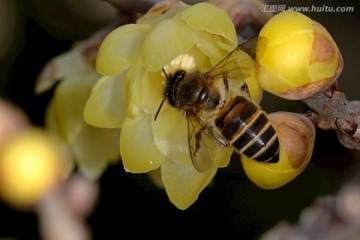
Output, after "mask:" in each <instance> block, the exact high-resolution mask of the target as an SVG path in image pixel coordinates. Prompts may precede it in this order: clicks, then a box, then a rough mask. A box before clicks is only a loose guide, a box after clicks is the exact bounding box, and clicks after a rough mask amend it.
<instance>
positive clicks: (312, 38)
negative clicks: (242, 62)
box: [256, 11, 343, 100]
mask: <svg viewBox="0 0 360 240" xmlns="http://www.w3.org/2000/svg"><path fill="white" fill-rule="evenodd" d="M256 68H257V76H258V81H259V84H260V86H261V87H262V88H263V89H264V90H266V91H268V92H271V93H272V94H275V95H278V96H280V97H283V98H286V99H291V100H299V99H304V98H307V97H310V96H313V95H315V94H317V93H320V92H322V91H323V90H324V89H325V88H327V87H328V86H330V85H331V84H333V83H334V82H335V81H336V79H337V77H338V76H339V74H340V73H341V71H342V68H343V61H342V57H341V53H340V51H339V49H338V47H337V45H336V43H335V41H334V39H333V38H332V37H331V35H330V34H329V32H328V31H327V30H326V29H325V28H324V27H323V26H322V25H321V24H319V23H318V22H316V21H313V20H312V19H311V18H309V17H307V16H306V15H304V14H302V13H299V12H293V11H284V12H281V13H278V14H276V15H275V16H273V17H272V18H271V19H270V20H269V21H268V22H267V23H266V24H265V25H264V27H263V28H262V29H261V31H260V33H259V40H258V44H257V49H256Z"/></svg>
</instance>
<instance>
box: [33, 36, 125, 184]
mask: <svg viewBox="0 0 360 240" xmlns="http://www.w3.org/2000/svg"><path fill="white" fill-rule="evenodd" d="M89 42H90V43H91V39H90V40H89ZM89 42H83V43H81V44H78V45H77V46H76V47H74V48H73V49H71V50H70V51H68V52H65V53H63V54H61V55H59V56H57V57H55V58H54V59H52V60H51V61H50V62H49V63H48V64H47V65H46V66H45V67H44V69H43V72H42V73H41V74H40V76H39V78H38V83H37V86H36V91H37V92H42V91H44V90H46V89H48V88H49V87H51V86H52V85H53V84H54V83H55V82H56V81H58V80H59V79H61V81H60V82H59V84H58V85H57V87H56V90H55V93H54V96H53V98H52V99H51V102H50V103H49V106H48V108H47V111H46V118H45V127H46V129H47V130H48V131H50V132H52V133H56V134H57V135H58V136H60V138H61V139H62V140H63V141H64V143H65V144H66V145H67V146H68V148H69V152H70V153H71V156H72V158H73V159H67V160H68V162H67V163H66V164H67V165H68V174H69V173H70V172H71V171H72V170H73V167H74V165H76V166H77V167H78V169H79V170H80V172H82V173H83V174H84V175H85V176H87V177H89V178H91V179H97V178H98V177H100V176H101V174H102V173H103V171H104V170H105V169H106V167H107V166H108V165H109V163H112V162H115V161H117V160H118V159H119V151H118V144H117V141H118V138H119V130H118V129H100V128H96V127H93V126H90V125H89V124H87V123H85V121H84V119H83V111H84V106H85V103H86V101H87V99H88V97H89V95H90V92H91V88H92V86H93V85H94V83H95V82H96V80H97V79H98V78H99V77H100V74H99V73H97V72H96V70H95V67H94V66H93V65H92V64H91V62H88V61H87V59H85V57H84V56H85V55H84V48H85V47H86V45H87V44H89Z"/></svg>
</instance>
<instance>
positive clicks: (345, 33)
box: [0, 0, 360, 239]
mask: <svg viewBox="0 0 360 240" xmlns="http://www.w3.org/2000/svg"><path fill="white" fill-rule="evenodd" d="M74 1H75V0H74ZM24 2H25V1H24ZM26 2H27V1H26ZM49 2H51V3H52V4H55V6H56V3H57V4H59V3H58V2H59V1H50V0H49V1H46V0H42V1H40V0H38V1H29V2H27V3H23V2H22V1H19V3H21V8H20V9H21V11H22V13H21V16H22V17H21V19H20V23H22V24H23V25H22V26H23V27H20V26H16V27H18V28H19V40H18V42H17V43H16V44H17V47H16V48H15V50H14V51H13V52H12V55H11V56H10V57H9V58H8V59H5V60H1V66H0V70H1V75H0V76H3V79H7V80H6V81H2V82H1V95H2V96H3V97H5V98H7V99H9V100H10V101H11V102H13V103H14V104H16V105H18V106H20V107H21V108H22V109H23V110H24V111H25V112H26V113H27V114H28V116H29V118H30V119H31V121H32V123H33V124H35V125H40V126H41V125H42V124H43V117H44V112H45V109H46V105H47V103H48V101H49V99H50V97H51V95H52V92H51V91H50V92H48V93H46V94H43V95H40V96H39V95H35V94H34V93H33V89H34V84H35V79H36V77H37V75H38V74H39V72H40V70H41V69H42V67H43V66H44V65H45V63H46V62H47V61H48V60H50V59H51V58H52V57H54V56H56V55H58V54H60V53H62V52H64V51H66V50H68V49H69V48H70V47H71V44H72V43H73V41H76V40H80V39H85V38H87V37H88V36H89V35H90V34H91V33H92V32H93V31H95V30H96V29H98V28H99V27H101V26H102V25H104V24H105V22H99V21H93V20H89V19H84V18H83V17H81V16H77V15H76V14H73V13H69V12H67V10H66V8H62V7H61V6H60V5H59V6H56V7H58V14H57V15H52V17H51V19H50V18H49V19H48V21H51V23H49V22H47V21H44V18H45V17H49V16H48V15H49V14H43V12H42V11H47V8H46V7H49V6H48V3H49ZM268 4H283V5H286V6H301V5H303V6H311V5H316V6H354V8H355V11H354V12H352V13H328V12H316V13H305V14H306V15H307V16H309V17H311V18H312V19H314V20H316V21H318V22H320V23H321V24H322V25H323V26H324V27H325V28H327V30H328V31H329V32H330V33H331V35H332V36H333V38H334V39H335V41H336V43H337V44H338V47H339V49H340V50H341V52H342V54H343V58H344V63H345V67H344V70H343V72H342V74H341V76H340V78H339V88H340V90H342V91H344V92H345V93H346V95H347V96H348V98H349V99H351V100H354V99H360V93H359V90H360V81H358V78H359V76H360V65H359V62H360V56H359V53H360V6H359V4H355V3H353V2H351V1H330V0H327V1H301V2H300V1H298V2H295V1H290V0H288V1H269V2H268ZM44 16H45V17H44ZM57 24H58V25H57ZM54 26H57V27H54ZM9 27H10V26H9ZM261 105H262V106H263V108H264V109H265V110H267V111H270V112H271V111H278V110H286V111H293V112H306V110H307V109H306V108H305V106H304V105H303V104H302V103H301V102H297V101H286V100H282V99H278V98H276V97H274V96H272V95H269V94H265V95H264V98H263V100H262V102H261ZM134 147H135V146H134ZM359 160H360V152H359V151H350V150H348V149H345V148H344V147H343V146H342V145H340V144H339V142H338V141H337V139H336V136H335V135H334V133H332V132H325V131H320V130H318V131H317V139H316V144H315V150H314V155H313V158H312V161H311V162H310V164H309V166H308V167H307V168H306V169H305V171H304V172H303V173H302V174H301V175H300V176H299V177H298V178H296V179H295V180H294V181H292V182H290V183H289V184H287V185H285V186H284V187H282V188H280V189H277V190H272V191H266V190H262V189H259V188H258V187H256V186H255V185H254V184H252V183H251V182H250V181H249V180H248V179H247V178H246V176H245V174H244V172H243V170H242V167H241V164H240V161H239V159H238V158H237V157H236V156H234V159H233V160H232V161H231V163H230V166H228V167H227V168H224V169H219V171H218V173H217V175H216V176H215V179H214V182H213V184H212V185H211V186H210V187H209V188H207V189H205V190H204V191H203V192H202V193H201V194H200V196H199V199H198V200H197V201H196V202H195V203H194V204H193V205H192V206H191V207H189V208H188V209H187V210H185V211H182V210H178V209H177V208H176V207H175V206H173V205H172V204H171V203H170V201H169V200H168V198H167V196H166V194H165V193H164V192H163V191H161V190H158V189H157V188H155V187H154V186H153V185H152V184H151V182H150V181H149V179H148V178H147V176H146V175H143V174H131V173H125V171H124V169H123V167H122V164H121V162H120V163H118V164H117V165H113V166H110V167H109V168H108V169H107V171H106V172H105V173H104V175H103V176H102V178H101V179H100V180H99V182H100V186H101V192H100V197H99V200H98V204H97V207H96V209H95V210H94V211H93V213H92V215H91V216H90V217H89V218H88V223H89V225H90V227H91V229H92V232H93V235H94V239H121V238H125V236H129V235H130V236H134V237H135V236H138V237H140V236H147V237H150V236H151V237H157V238H165V237H168V238H173V237H197V236H203V237H208V236H213V235H214V234H218V235H220V236H222V237H223V238H224V239H235V238H236V239H257V238H259V237H260V236H261V234H262V233H263V232H264V231H266V230H267V229H269V228H271V227H273V226H274V225H276V224H277V223H278V222H279V221H281V220H288V221H291V222H293V223H295V222H296V221H297V219H298V217H299V215H300V213H301V211H302V210H303V209H304V208H305V207H307V206H309V205H311V204H312V203H313V202H314V200H315V199H316V198H317V197H319V196H324V195H327V194H333V193H336V192H337V190H338V189H339V186H341V184H342V183H343V182H344V181H346V180H347V179H349V178H350V177H351V176H353V175H356V174H359V167H358V165H359V164H358V162H359ZM168 234H170V235H168ZM1 237H14V238H16V239H38V238H39V233H38V228H37V217H36V215H35V214H34V213H33V212H31V211H19V210H16V209H12V208H9V207H7V206H6V205H5V204H2V203H0V239H1Z"/></svg>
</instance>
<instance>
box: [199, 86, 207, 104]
mask: <svg viewBox="0 0 360 240" xmlns="http://www.w3.org/2000/svg"><path fill="white" fill-rule="evenodd" d="M208 95H209V93H208V91H207V90H206V88H204V89H203V90H201V92H200V94H199V102H205V100H206V99H207V97H208Z"/></svg>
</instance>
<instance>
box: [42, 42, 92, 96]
mask: <svg viewBox="0 0 360 240" xmlns="http://www.w3.org/2000/svg"><path fill="white" fill-rule="evenodd" d="M92 68H93V66H91V64H89V63H88V62H86V61H85V59H84V56H83V52H82V49H81V48H73V49H71V50H70V51H68V52H65V53H63V54H61V55H59V56H56V57H54V58H53V59H51V60H50V61H49V62H48V63H46V65H45V66H44V67H43V69H42V70H41V72H40V74H39V76H38V78H37V80H36V85H35V92H36V93H42V92H44V91H46V90H48V89H50V88H51V87H52V86H53V85H54V84H55V83H56V82H57V81H59V80H61V79H64V78H66V77H67V76H69V75H72V74H77V73H79V72H83V71H87V70H90V69H92Z"/></svg>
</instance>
